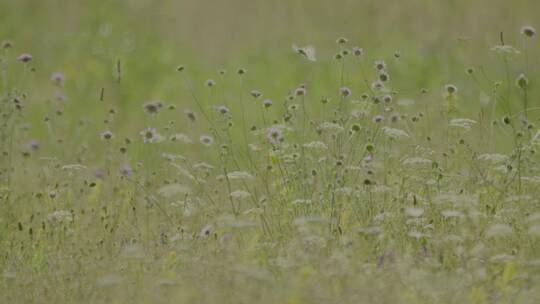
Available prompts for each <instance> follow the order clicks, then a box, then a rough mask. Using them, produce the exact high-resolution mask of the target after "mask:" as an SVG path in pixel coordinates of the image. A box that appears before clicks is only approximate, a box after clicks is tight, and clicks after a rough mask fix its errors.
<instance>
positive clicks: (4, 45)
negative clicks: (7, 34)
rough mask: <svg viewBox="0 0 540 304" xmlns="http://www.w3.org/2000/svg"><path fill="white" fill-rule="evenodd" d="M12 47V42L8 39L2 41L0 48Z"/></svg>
mask: <svg viewBox="0 0 540 304" xmlns="http://www.w3.org/2000/svg"><path fill="white" fill-rule="evenodd" d="M12 47H13V42H11V41H9V40H5V41H2V49H10V48H12Z"/></svg>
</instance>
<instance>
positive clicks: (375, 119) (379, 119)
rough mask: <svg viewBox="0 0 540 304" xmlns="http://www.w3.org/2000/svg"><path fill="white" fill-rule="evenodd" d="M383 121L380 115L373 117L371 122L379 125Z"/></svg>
mask: <svg viewBox="0 0 540 304" xmlns="http://www.w3.org/2000/svg"><path fill="white" fill-rule="evenodd" d="M383 120H384V117H383V116H382V115H376V116H374V117H373V122H375V123H379V122H381V121H383Z"/></svg>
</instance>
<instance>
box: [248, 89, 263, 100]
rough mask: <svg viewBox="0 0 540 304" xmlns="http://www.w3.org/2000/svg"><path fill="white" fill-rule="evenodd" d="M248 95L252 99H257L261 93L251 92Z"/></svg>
mask: <svg viewBox="0 0 540 304" xmlns="http://www.w3.org/2000/svg"><path fill="white" fill-rule="evenodd" d="M249 95H251V96H253V98H259V97H261V96H262V93H261V92H259V91H257V90H251V91H250V92H249Z"/></svg>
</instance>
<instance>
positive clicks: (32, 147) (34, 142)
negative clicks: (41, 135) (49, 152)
mask: <svg viewBox="0 0 540 304" xmlns="http://www.w3.org/2000/svg"><path fill="white" fill-rule="evenodd" d="M27 145H28V147H29V148H30V150H32V151H37V150H39V141H38V140H37V139H30V140H29V141H28V144H27Z"/></svg>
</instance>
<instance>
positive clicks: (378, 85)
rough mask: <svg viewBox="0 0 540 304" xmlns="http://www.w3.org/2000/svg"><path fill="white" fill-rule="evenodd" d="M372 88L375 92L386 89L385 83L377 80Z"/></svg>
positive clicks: (372, 84)
mask: <svg viewBox="0 0 540 304" xmlns="http://www.w3.org/2000/svg"><path fill="white" fill-rule="evenodd" d="M371 88H373V89H374V90H377V91H380V90H382V89H384V83H383V82H382V81H380V80H376V81H374V82H373V83H371Z"/></svg>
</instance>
